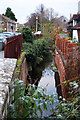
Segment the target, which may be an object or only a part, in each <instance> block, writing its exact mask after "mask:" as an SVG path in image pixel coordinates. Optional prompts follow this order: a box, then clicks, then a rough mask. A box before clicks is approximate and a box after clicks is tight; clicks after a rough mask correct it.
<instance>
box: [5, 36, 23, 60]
mask: <svg viewBox="0 0 80 120" xmlns="http://www.w3.org/2000/svg"><path fill="white" fill-rule="evenodd" d="M22 42H23V36H22V35H18V36H13V37H10V38H7V39H6V41H5V47H4V58H16V59H18V58H19V57H20V54H21V49H22Z"/></svg>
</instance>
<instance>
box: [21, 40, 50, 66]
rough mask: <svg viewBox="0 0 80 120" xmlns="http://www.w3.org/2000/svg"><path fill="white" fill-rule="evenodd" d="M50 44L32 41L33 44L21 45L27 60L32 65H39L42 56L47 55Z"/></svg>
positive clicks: (43, 41)
mask: <svg viewBox="0 0 80 120" xmlns="http://www.w3.org/2000/svg"><path fill="white" fill-rule="evenodd" d="M49 50H50V43H49V42H48V41H46V40H44V39H38V40H34V41H33V44H31V43H23V51H25V52H26V56H27V60H28V61H29V62H31V63H32V64H34V63H37V64H39V63H40V62H42V60H43V59H44V56H46V55H47V54H49Z"/></svg>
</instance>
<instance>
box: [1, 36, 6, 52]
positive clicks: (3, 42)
mask: <svg viewBox="0 0 80 120" xmlns="http://www.w3.org/2000/svg"><path fill="white" fill-rule="evenodd" d="M0 41H2V50H3V49H4V45H5V41H6V38H3V37H0Z"/></svg>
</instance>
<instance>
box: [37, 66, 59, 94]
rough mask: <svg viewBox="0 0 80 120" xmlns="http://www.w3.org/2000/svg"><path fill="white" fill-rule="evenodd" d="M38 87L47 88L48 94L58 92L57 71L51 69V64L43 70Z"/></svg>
mask: <svg viewBox="0 0 80 120" xmlns="http://www.w3.org/2000/svg"><path fill="white" fill-rule="evenodd" d="M38 87H43V88H46V90H47V94H49V95H51V94H53V93H54V94H56V93H57V90H56V86H55V72H53V71H52V70H51V67H50V65H49V67H47V68H45V69H44V70H43V72H42V77H41V79H40V81H39V84H38Z"/></svg>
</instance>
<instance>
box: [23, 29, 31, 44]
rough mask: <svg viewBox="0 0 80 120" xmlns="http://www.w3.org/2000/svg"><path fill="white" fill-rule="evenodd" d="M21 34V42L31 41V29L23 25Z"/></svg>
mask: <svg viewBox="0 0 80 120" xmlns="http://www.w3.org/2000/svg"><path fill="white" fill-rule="evenodd" d="M22 34H23V40H24V41H23V42H30V43H32V42H33V39H32V38H33V37H32V31H31V29H30V28H28V27H23V28H22Z"/></svg>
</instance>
